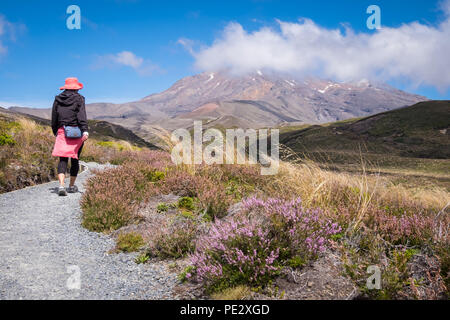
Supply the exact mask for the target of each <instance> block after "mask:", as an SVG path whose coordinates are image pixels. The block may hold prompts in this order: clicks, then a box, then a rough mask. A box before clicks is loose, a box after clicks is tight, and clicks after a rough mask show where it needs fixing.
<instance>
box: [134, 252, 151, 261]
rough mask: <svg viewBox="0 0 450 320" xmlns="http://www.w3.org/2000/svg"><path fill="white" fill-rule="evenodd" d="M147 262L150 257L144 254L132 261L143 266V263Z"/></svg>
mask: <svg viewBox="0 0 450 320" xmlns="http://www.w3.org/2000/svg"><path fill="white" fill-rule="evenodd" d="M148 260H150V257H149V256H148V255H147V254H146V253H143V254H141V255H139V256H138V257H137V258H136V259H135V260H134V262H135V263H137V264H143V263H146V262H147V261H148Z"/></svg>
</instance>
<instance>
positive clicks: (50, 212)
mask: <svg viewBox="0 0 450 320" xmlns="http://www.w3.org/2000/svg"><path fill="white" fill-rule="evenodd" d="M87 165H88V167H89V168H90V169H92V168H102V167H101V166H99V165H97V164H95V163H89V164H87ZM89 175H90V172H89V170H87V171H85V172H83V173H81V174H80V176H79V178H78V180H77V185H78V186H79V187H80V193H77V194H69V195H68V196H67V197H59V196H58V195H57V194H56V193H55V188H56V187H57V186H58V183H57V182H51V183H46V184H42V185H38V186H34V187H29V188H25V189H22V190H17V191H14V192H10V193H6V194H2V195H0V299H170V298H173V296H172V288H173V287H174V285H175V284H176V283H177V280H176V275H175V274H173V273H170V272H169V271H168V270H167V268H166V266H165V265H163V264H157V263H148V264H144V265H142V264H139V265H138V264H135V263H134V258H135V257H136V254H123V253H121V254H108V251H109V250H110V249H111V248H113V247H114V241H113V240H112V239H111V238H110V237H109V236H106V235H103V234H98V233H93V232H90V231H88V230H86V229H84V228H83V227H81V224H80V217H81V210H80V206H79V200H80V198H81V194H82V192H84V188H83V186H82V185H83V183H84V182H85V181H86V179H87V178H88V177H89ZM67 184H68V183H67V182H66V185H67ZM78 279H79V280H80V281H78Z"/></svg>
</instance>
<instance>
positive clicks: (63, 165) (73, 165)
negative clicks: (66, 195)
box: [58, 143, 84, 177]
mask: <svg viewBox="0 0 450 320" xmlns="http://www.w3.org/2000/svg"><path fill="white" fill-rule="evenodd" d="M83 145H84V143H83V144H82V145H81V147H80V149H79V150H78V159H80V154H81V150H82V149H83ZM78 159H74V158H70V176H71V177H76V176H78V172H79V171H80V164H79V161H78ZM68 164H69V158H66V157H59V163H58V174H60V173H64V174H66V172H67V165H68Z"/></svg>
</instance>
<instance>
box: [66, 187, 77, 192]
mask: <svg viewBox="0 0 450 320" xmlns="http://www.w3.org/2000/svg"><path fill="white" fill-rule="evenodd" d="M67 192H68V193H77V192H78V187H77V186H75V185H74V186H69V187H68V188H67Z"/></svg>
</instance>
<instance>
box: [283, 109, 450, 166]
mask: <svg viewBox="0 0 450 320" xmlns="http://www.w3.org/2000/svg"><path fill="white" fill-rule="evenodd" d="M449 114H450V101H427V102H421V103H418V104H415V105H413V106H410V107H405V108H401V109H397V110H393V111H389V112H384V113H380V114H377V115H373V116H370V117H366V118H362V119H351V120H347V121H342V122H334V123H329V124H326V125H321V126H319V125H313V126H308V127H306V128H304V129H301V130H293V131H289V127H286V128H283V130H284V131H287V132H283V133H281V136H280V142H281V143H283V144H284V145H286V146H288V147H290V148H292V149H293V150H294V151H296V152H311V151H327V152H330V151H354V150H358V146H359V145H360V146H362V148H363V150H364V149H365V148H367V151H368V152H372V153H386V154H390V155H398V156H404V157H417V158H432V159H448V158H450V144H449V142H450V140H449V136H450V118H449Z"/></svg>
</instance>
